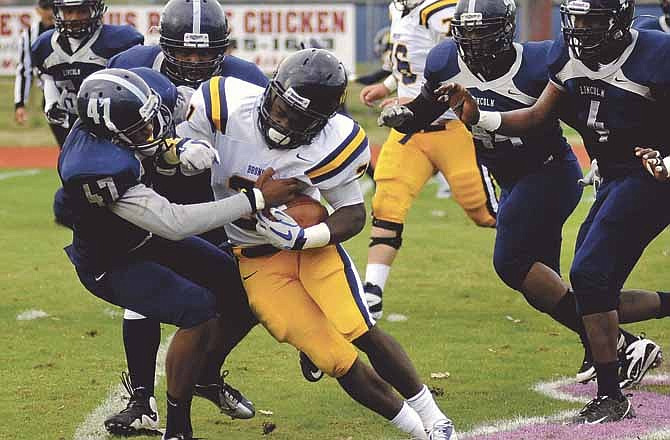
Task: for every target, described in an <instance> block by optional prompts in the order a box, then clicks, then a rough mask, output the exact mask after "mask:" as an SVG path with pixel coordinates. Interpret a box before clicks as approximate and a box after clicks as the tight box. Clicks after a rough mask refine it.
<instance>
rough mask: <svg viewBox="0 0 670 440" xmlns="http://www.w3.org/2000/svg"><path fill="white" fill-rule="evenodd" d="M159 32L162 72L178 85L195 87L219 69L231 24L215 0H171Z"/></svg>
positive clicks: (164, 11)
mask: <svg viewBox="0 0 670 440" xmlns="http://www.w3.org/2000/svg"><path fill="white" fill-rule="evenodd" d="M159 32H160V39H159V45H160V48H161V50H162V51H163V54H164V55H165V64H164V70H165V72H164V73H165V74H167V76H168V77H169V78H170V79H171V80H172V81H173V82H175V83H176V84H177V85H186V86H190V87H194V88H195V87H198V86H199V85H200V83H202V82H203V81H206V80H208V79H210V78H211V77H213V76H216V75H218V74H219V73H220V72H221V68H222V64H223V59H224V58H225V54H226V50H227V49H228V46H230V26H229V25H228V19H227V18H226V14H225V13H224V12H223V8H221V5H219V3H218V2H217V1H216V0H210V1H208V0H170V1H169V2H168V3H167V4H166V5H165V8H164V9H163V13H162V15H161V22H160V29H159Z"/></svg>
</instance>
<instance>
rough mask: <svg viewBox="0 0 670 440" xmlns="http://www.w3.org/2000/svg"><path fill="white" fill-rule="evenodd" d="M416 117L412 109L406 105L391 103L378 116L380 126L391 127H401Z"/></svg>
mask: <svg viewBox="0 0 670 440" xmlns="http://www.w3.org/2000/svg"><path fill="white" fill-rule="evenodd" d="M413 117H414V113H413V112H412V110H410V109H408V108H407V107H405V106H404V105H399V104H396V105H391V106H388V107H384V110H382V112H381V113H380V114H379V118H377V125H379V126H380V127H382V126H386V127H391V128H396V127H400V126H401V125H402V124H404V123H405V122H407V121H409V120H410V119H412V118H413Z"/></svg>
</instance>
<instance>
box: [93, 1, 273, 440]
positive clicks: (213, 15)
mask: <svg viewBox="0 0 670 440" xmlns="http://www.w3.org/2000/svg"><path fill="white" fill-rule="evenodd" d="M159 33H160V40H159V44H158V45H154V46H135V47H132V48H130V49H128V50H126V51H125V52H122V53H120V54H118V55H116V56H115V57H113V58H112V59H111V60H109V64H108V66H109V67H116V68H125V69H129V68H133V67H140V66H141V67H148V68H151V69H154V70H156V71H159V72H161V73H163V74H164V75H166V76H167V77H168V78H169V79H170V81H172V83H173V84H175V85H176V86H178V89H179V90H180V92H181V93H183V95H184V99H181V100H180V103H179V104H180V105H183V106H186V107H187V106H188V101H189V100H190V95H191V94H192V93H193V92H192V91H190V92H189V89H191V90H192V89H193V88H197V87H198V86H199V85H200V83H202V82H203V81H206V80H208V79H209V78H211V77H212V76H215V75H223V76H231V77H235V78H240V79H244V80H245V81H249V82H252V83H254V84H256V85H259V86H261V87H265V86H266V85H267V83H268V79H267V77H266V76H265V75H264V74H263V73H262V72H261V71H260V69H259V68H258V67H257V66H256V65H255V64H253V63H250V62H248V61H244V60H242V59H240V58H237V57H235V56H232V55H227V54H226V51H227V50H228V48H229V45H230V26H229V24H228V20H227V19H226V15H225V13H224V11H223V9H222V8H221V6H220V5H219V3H218V2H211V1H209V2H208V1H200V0H194V1H191V0H188V1H187V0H170V1H169V2H168V3H167V4H166V5H165V7H164V8H163V11H162V14H161V21H160V27H159ZM159 171H160V172H158V173H156V174H155V175H154V176H153V178H152V188H153V189H154V190H155V191H156V192H158V193H159V194H161V195H162V196H164V197H166V198H167V199H168V200H170V201H171V202H173V203H179V204H185V203H200V202H209V201H212V200H214V195H213V194H212V188H211V185H210V183H209V181H210V178H211V175H210V172H209V170H205V171H204V172H201V173H199V174H196V175H188V176H185V175H184V174H183V173H181V172H180V170H179V168H173V167H163V168H159ZM202 238H204V239H205V240H208V241H210V242H211V243H213V244H215V245H219V244H221V243H223V242H224V241H225V240H226V236H225V232H224V231H223V229H218V230H214V231H208V232H206V233H205V234H203V235H202ZM235 306H236V307H238V308H239V313H238V315H237V316H238V318H239V319H237V320H235V323H237V324H240V327H239V328H237V329H227V333H226V334H227V335H229V336H230V335H233V334H234V335H236V336H235V337H234V339H236V341H239V340H241V339H242V338H243V337H244V335H246V334H247V333H248V332H249V330H250V329H251V328H252V327H253V326H254V325H255V324H256V323H257V321H256V319H255V318H254V316H253V314H252V313H251V311H250V310H249V307H248V304H247V303H246V301H241V302H240V303H239V304H235ZM226 307H228V308H231V307H233V304H231V303H229V304H227V305H226ZM242 317H247V318H248V319H247V320H246V321H245V320H243V319H241V318H242ZM160 338H161V331H160V323H159V322H158V321H157V320H149V319H145V317H144V316H142V315H140V314H138V313H135V312H134V311H131V310H126V311H125V313H124V320H123V342H124V347H125V351H126V359H127V364H128V370H129V373H130V382H131V383H132V386H131V387H129V388H130V389H131V390H132V392H131V398H130V400H129V402H128V406H127V407H126V409H124V410H123V411H121V412H120V413H119V414H116V415H113V416H111V417H109V418H108V419H107V420H106V421H105V427H106V428H107V429H108V430H109V431H110V432H112V433H125V434H129V433H133V431H135V430H137V429H142V428H144V425H143V420H145V419H144V418H143V417H142V415H143V414H145V413H150V412H151V411H152V410H151V406H150V404H149V403H150V400H151V398H152V396H153V394H154V376H155V365H156V356H157V353H158V347H159V345H160ZM234 345H235V343H233V342H231V344H230V345H228V351H229V350H231V349H232V348H233V346H234ZM225 354H227V353H225ZM225 354H224V355H223V356H222V358H221V359H219V360H218V361H219V362H220V364H219V365H218V366H217V365H212V366H210V367H209V368H206V369H205V370H204V371H203V377H201V378H200V379H199V380H198V384H197V385H196V388H195V395H196V396H200V397H205V398H208V399H209V400H211V401H212V402H213V403H215V404H216V405H217V406H218V407H219V408H220V409H221V411H223V412H224V413H226V414H228V415H229V416H231V417H233V418H243V419H246V418H250V417H253V416H254V414H255V409H254V407H253V404H252V403H251V402H250V401H249V400H248V399H247V398H245V397H244V396H243V395H242V394H241V393H240V392H239V391H238V390H236V389H235V388H233V387H231V386H230V385H229V384H226V383H225V382H224V381H223V378H222V377H221V375H220V372H219V371H220V367H221V365H222V364H223V360H224V359H225ZM224 374H225V373H224Z"/></svg>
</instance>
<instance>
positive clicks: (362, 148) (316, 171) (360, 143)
mask: <svg viewBox="0 0 670 440" xmlns="http://www.w3.org/2000/svg"><path fill="white" fill-rule="evenodd" d="M344 118H346V122H341V121H340V120H342V121H344V120H345V119H344ZM333 119H334V121H333V122H334V123H331V124H332V126H333V127H332V128H333V131H332V132H330V133H328V132H326V133H324V134H325V136H324V137H326V138H327V139H329V140H330V139H333V141H334V142H338V144H335V146H334V148H332V149H330V152H329V153H328V154H327V155H326V157H324V158H323V159H322V160H320V161H319V162H318V163H317V164H316V165H314V166H313V167H311V168H310V169H308V170H307V171H306V172H305V174H306V175H307V177H309V179H310V180H311V181H312V183H313V184H314V185H317V184H319V183H321V182H324V181H326V180H329V179H332V178H333V177H335V176H337V175H339V174H351V175H352V176H351V179H346V177H345V178H344V179H342V180H343V181H346V180H352V179H353V178H357V177H359V176H358V175H355V174H356V173H357V172H358V171H357V170H353V171H351V172H350V173H344V171H345V170H347V169H350V168H351V166H352V165H354V166H355V162H357V160H359V159H361V158H363V159H364V156H365V155H366V152H367V156H369V149H368V138H367V136H366V134H365V130H363V128H361V126H360V125H358V124H357V123H356V122H355V121H353V120H352V119H351V118H349V117H347V116H344V115H336V116H334V117H333ZM336 124H337V125H336ZM329 125H330V124H329ZM334 142H333V143H334ZM368 161H369V157H368V159H367V160H365V159H364V160H363V162H364V164H365V165H367V163H368ZM356 168H360V167H359V166H356ZM363 172H365V168H363V169H362V171H361V172H360V174H362V173H363Z"/></svg>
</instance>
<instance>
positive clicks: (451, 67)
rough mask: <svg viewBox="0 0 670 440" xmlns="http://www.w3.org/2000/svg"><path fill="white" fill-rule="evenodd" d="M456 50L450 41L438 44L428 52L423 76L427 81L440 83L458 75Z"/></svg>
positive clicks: (454, 44)
mask: <svg viewBox="0 0 670 440" xmlns="http://www.w3.org/2000/svg"><path fill="white" fill-rule="evenodd" d="M459 71H460V69H459V67H458V49H457V48H456V43H454V41H453V40H452V39H447V40H444V41H442V42H440V43H439V44H438V45H437V46H435V47H433V48H432V49H431V50H430V52H428V57H427V58H426V68H425V70H424V76H425V78H426V79H427V80H428V81H432V82H440V81H444V80H447V79H449V78H453V77H454V76H456V75H457V74H458V73H459Z"/></svg>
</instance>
